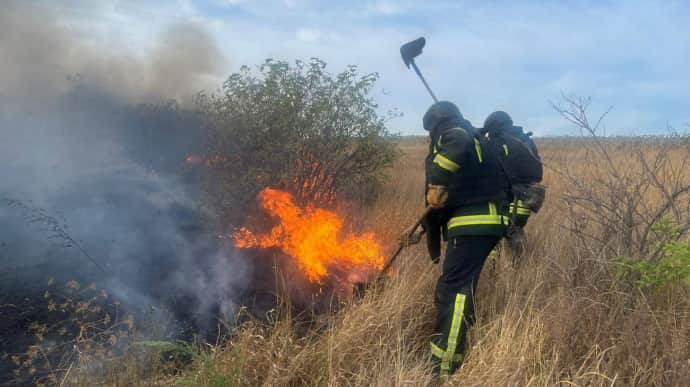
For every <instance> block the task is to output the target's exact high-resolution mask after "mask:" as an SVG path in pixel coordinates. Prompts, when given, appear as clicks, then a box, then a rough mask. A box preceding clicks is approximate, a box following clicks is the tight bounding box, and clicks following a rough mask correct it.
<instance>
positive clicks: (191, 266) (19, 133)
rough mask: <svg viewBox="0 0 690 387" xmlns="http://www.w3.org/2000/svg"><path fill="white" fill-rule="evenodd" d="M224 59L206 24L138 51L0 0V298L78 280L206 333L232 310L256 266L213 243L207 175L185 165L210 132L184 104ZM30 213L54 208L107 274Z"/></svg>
mask: <svg viewBox="0 0 690 387" xmlns="http://www.w3.org/2000/svg"><path fill="white" fill-rule="evenodd" d="M224 63H225V62H224V58H223V57H222V55H221V54H220V50H219V49H218V47H217V45H216V43H215V42H214V40H213V39H212V38H211V37H210V36H209V35H208V34H207V33H206V32H205V31H204V29H203V28H202V27H200V26H198V25H194V24H180V25H173V26H170V27H169V28H168V29H167V30H165V31H163V32H162V33H161V35H160V39H159V41H158V42H157V43H156V44H155V45H154V48H153V49H152V50H151V51H150V52H146V53H139V52H133V51H131V50H128V49H126V48H125V47H124V45H121V46H120V45H117V44H104V43H103V42H97V41H93V40H91V39H90V38H89V37H87V36H84V35H83V34H82V33H80V31H78V30H77V29H76V28H75V27H70V26H69V25H68V24H67V23H66V22H64V20H62V19H61V17H60V15H57V14H55V12H54V11H50V10H49V9H47V8H45V7H44V6H41V5H36V4H29V3H24V2H12V1H10V2H9V4H7V3H4V4H3V10H2V13H0V158H1V160H2V161H1V162H0V176H1V180H0V298H4V299H7V298H13V297H15V298H16V297H21V296H23V295H32V294H34V293H36V292H39V291H40V289H41V288H42V287H43V286H44V285H45V284H46V283H47V281H48V279H49V278H54V279H55V280H58V281H60V280H63V281H66V280H70V279H76V280H80V281H88V282H96V283H97V285H98V286H102V287H105V288H107V289H109V290H110V291H111V292H113V293H115V295H116V296H118V297H119V298H120V299H122V300H123V302H124V303H129V304H130V305H134V306H136V307H141V308H145V307H148V306H167V307H170V308H173V309H175V308H177V311H176V312H179V314H180V315H184V316H182V318H186V319H188V320H189V321H193V322H194V323H195V324H196V325H197V327H198V328H199V329H210V328H212V326H211V325H212V324H213V321H214V320H213V319H214V318H215V317H216V316H218V314H223V315H229V314H231V313H232V312H233V311H234V307H235V302H236V300H237V297H238V295H239V294H240V293H241V291H242V289H243V288H244V287H245V285H246V284H245V278H247V276H248V275H247V271H248V270H250V269H251V268H249V267H248V266H247V265H246V264H245V263H244V262H242V261H241V260H240V259H238V258H237V257H235V256H234V254H233V253H232V250H231V248H230V247H229V246H226V245H225V243H224V242H223V240H222V239H219V238H218V233H219V231H218V230H216V229H214V227H213V225H214V224H215V223H214V219H213V214H210V213H209V212H208V211H206V210H205V208H204V206H203V205H202V201H201V200H200V192H199V191H200V189H199V183H198V182H199V178H200V177H199V172H198V171H196V170H194V169H193V168H192V167H190V166H188V165H185V163H184V161H185V157H186V156H187V155H188V154H190V153H195V152H200V151H201V150H202V149H203V146H204V133H203V131H202V129H201V128H202V126H201V125H200V124H199V119H198V117H197V116H196V115H195V113H193V112H191V111H189V110H185V109H183V107H184V106H188V104H189V102H190V101H191V100H192V98H193V96H194V94H195V93H196V92H198V91H200V90H203V89H208V88H210V87H213V86H214V85H217V84H218V79H219V78H220V77H219V71H221V69H222V68H223V65H224ZM169 100H175V101H178V104H175V103H167V102H166V103H163V102H165V101H169ZM143 103H146V104H152V105H150V106H142V105H140V104H143ZM180 106H181V107H180ZM3 199H5V200H4V201H2V200H3ZM7 199H10V200H17V201H19V202H21V203H22V205H20V206H17V205H10V203H11V202H10V201H8V200H7ZM31 209H42V210H43V211H44V212H43V213H44V214H45V216H50V217H53V218H54V220H55V221H56V222H57V223H59V224H60V225H61V226H60V227H63V228H64V230H65V232H67V233H69V235H70V236H71V237H72V238H73V239H74V240H75V241H76V242H77V243H78V244H79V246H80V247H82V248H83V249H84V251H86V252H88V255H89V256H91V257H92V258H93V259H94V260H96V261H97V262H98V263H99V264H100V265H101V266H103V268H104V269H105V273H103V272H101V271H100V270H99V269H98V267H97V266H96V265H94V264H93V263H91V262H90V261H89V259H87V257H85V256H84V254H83V253H81V252H80V251H79V250H78V249H77V248H76V247H75V246H74V245H70V246H66V245H65V243H64V241H63V240H59V239H58V240H57V241H56V240H55V239H51V238H50V236H51V231H50V230H45V222H43V221H41V220H40V219H39V220H38V221H35V222H32V221H31V218H32V216H31V214H30V212H31ZM34 220H36V219H34ZM56 242H57V243H56ZM1 303H2V302H0V304H1ZM5 317H6V315H3V317H2V318H3V319H5ZM3 336H5V335H4V334H3ZM6 340H9V339H8V338H7V337H5V338H4V339H3V341H2V342H0V347H3V346H9V345H11V344H10V343H8V342H7V341H6ZM2 349H6V348H0V350H2ZM0 352H1V351H0Z"/></svg>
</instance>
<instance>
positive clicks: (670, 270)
mask: <svg viewBox="0 0 690 387" xmlns="http://www.w3.org/2000/svg"><path fill="white" fill-rule="evenodd" d="M654 231H655V232H656V233H657V234H659V235H661V236H663V240H664V242H660V243H659V244H658V248H657V251H658V254H656V256H657V258H655V259H650V260H639V259H634V258H629V257H626V258H622V259H621V263H623V267H624V268H625V269H624V276H625V278H627V279H628V280H629V281H630V282H631V283H632V284H633V285H635V286H637V287H640V288H651V289H661V288H664V287H667V286H669V285H671V284H682V283H684V284H686V285H688V286H690V242H689V241H687V240H680V239H679V237H680V235H681V233H680V231H679V230H678V227H676V226H674V225H673V224H672V223H671V222H670V221H669V220H668V219H663V220H661V221H660V222H658V224H656V225H655V226H654Z"/></svg>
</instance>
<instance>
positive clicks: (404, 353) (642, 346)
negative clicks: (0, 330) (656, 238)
mask: <svg viewBox="0 0 690 387" xmlns="http://www.w3.org/2000/svg"><path fill="white" fill-rule="evenodd" d="M650 146H653V145H650ZM564 149H565V150H566V151H565V152H571V153H572V152H578V150H577V149H578V147H577V144H569V143H565V142H564V143H558V142H556V143H549V144H548V145H546V146H545V147H544V148H543V151H542V153H543V154H544V157H545V159H546V162H547V163H548V164H550V166H551V167H552V168H550V169H547V171H546V184H547V186H548V187H549V189H550V191H549V200H548V201H547V205H546V207H545V208H544V209H543V210H542V212H541V213H540V214H538V215H537V216H536V217H534V219H532V221H531V223H530V225H529V227H528V234H529V235H530V237H531V239H532V242H533V243H532V244H531V246H530V248H529V251H528V254H527V255H526V257H525V258H524V260H523V261H521V262H520V263H519V265H518V266H513V265H512V264H511V263H510V261H511V260H510V257H509V256H507V254H506V253H505V252H504V253H502V254H500V255H499V256H496V257H494V258H493V259H492V260H490V261H489V262H487V264H486V266H485V268H484V272H483V274H482V279H481V283H480V287H479V290H478V295H477V303H478V311H477V314H478V323H477V324H476V326H475V327H474V328H473V329H472V331H471V334H470V335H471V340H470V351H469V356H468V358H467V361H466V363H465V365H464V367H463V368H462V369H461V370H460V371H459V372H458V373H457V374H456V375H454V377H453V378H452V380H451V381H450V383H449V384H450V385H490V386H503V385H558V384H561V385H601V386H603V385H606V386H610V385H670V386H673V385H683V384H685V383H687V381H688V380H690V312H688V311H689V310H690V303H689V302H688V299H689V298H688V296H690V291H689V288H688V286H685V285H683V284H669V286H666V287H664V288H663V289H656V290H650V289H641V288H639V287H635V286H631V284H630V283H628V282H626V281H625V280H624V279H623V278H622V277H621V276H620V271H619V270H617V268H619V266H618V265H617V264H616V261H615V259H608V258H612V257H599V258H591V257H590V255H589V254H588V251H587V250H583V247H582V245H581V244H580V243H578V238H577V237H576V236H575V235H573V234H572V233H570V232H567V231H566V228H565V226H566V223H565V222H566V221H567V219H566V218H564V216H563V215H564V208H563V203H562V202H561V201H559V200H558V198H559V197H561V195H562V194H563V192H564V191H565V189H566V181H565V180H563V178H562V176H560V175H559V174H558V173H554V169H553V168H559V167H562V165H560V164H559V162H561V161H562V160H566V159H569V158H566V159H563V158H562V157H563V155H564ZM567 149H570V150H567ZM404 150H405V154H406V157H405V158H404V159H403V160H401V161H400V164H399V165H400V166H402V167H401V168H398V169H396V170H395V172H394V174H395V176H394V177H393V179H392V180H393V181H394V182H395V186H391V187H390V188H389V189H388V191H387V192H386V193H384V194H383V195H382V198H381V200H379V201H378V203H377V205H376V206H375V209H374V210H373V211H371V213H370V214H371V217H370V220H371V223H372V224H373V225H374V226H375V229H376V230H377V232H379V233H380V235H386V236H387V237H393V236H394V234H395V231H398V230H401V229H402V228H404V225H406V224H407V223H409V222H410V221H411V220H412V219H413V218H414V217H415V216H416V214H417V213H418V212H419V211H421V201H422V200H421V198H422V184H421V183H422V181H423V179H422V175H421V173H422V172H421V168H420V167H419V166H420V165H421V160H422V158H423V155H424V153H425V148H424V146H423V145H410V146H407V147H405V149H404ZM616 152H617V153H616V154H617V155H619V156H623V153H618V152H626V146H625V144H621V145H620V146H618V148H617V150H616ZM630 167H634V166H630ZM400 262H401V265H400V266H399V267H398V269H399V270H398V272H397V275H396V276H394V277H393V278H391V279H390V280H389V281H388V282H387V283H386V286H385V287H384V288H383V289H376V290H374V291H372V292H370V293H368V294H367V295H366V296H365V298H364V299H363V300H361V301H358V302H351V303H349V304H347V305H346V306H344V307H343V308H342V309H341V310H340V311H338V312H337V313H336V314H335V315H334V316H333V317H332V318H330V319H329V320H327V321H325V322H324V323H323V324H325V326H324V327H321V328H320V329H314V330H313V331H310V332H309V333H307V334H306V335H297V334H296V332H297V330H296V329H295V328H294V326H292V325H291V323H290V321H291V319H290V316H289V314H288V315H285V316H283V318H281V319H279V320H278V321H277V322H276V323H275V324H273V325H270V324H269V325H261V324H258V323H256V322H254V323H251V324H248V325H245V326H243V327H242V328H241V331H240V333H239V334H238V336H237V339H236V340H233V341H231V342H230V343H229V344H226V345H222V346H220V347H218V348H216V350H215V352H213V353H212V355H210V356H209V357H205V358H204V359H202V360H200V361H199V362H198V363H196V365H195V366H194V367H193V369H192V370H190V371H189V372H188V373H186V374H185V376H184V377H183V380H184V381H186V382H188V383H189V384H193V385H271V386H273V385H282V386H297V385H375V386H390V385H410V386H412V385H414V386H425V385H437V384H438V381H437V380H436V379H435V378H434V377H433V376H432V374H431V366H430V363H429V358H428V353H427V345H428V344H427V343H428V338H429V335H430V334H431V329H432V323H433V316H434V310H433V303H432V301H433V286H434V282H435V278H436V276H437V275H438V274H439V271H440V268H439V267H437V266H432V265H431V264H430V262H429V261H428V258H427V257H426V253H425V251H424V250H423V247H422V246H415V247H414V248H412V249H410V250H408V251H406V252H405V253H404V255H403V256H402V257H401V259H400Z"/></svg>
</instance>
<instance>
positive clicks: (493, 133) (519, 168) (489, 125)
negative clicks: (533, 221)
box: [482, 111, 545, 261]
mask: <svg viewBox="0 0 690 387" xmlns="http://www.w3.org/2000/svg"><path fill="white" fill-rule="evenodd" d="M482 135H483V136H485V137H486V138H487V141H488V142H490V143H491V144H492V145H493V147H494V148H495V149H497V150H498V153H503V154H502V155H500V156H499V160H500V161H501V163H500V164H501V165H502V168H504V170H505V174H506V176H507V178H508V180H509V184H510V186H511V189H510V191H509V201H510V205H509V208H508V212H509V214H510V227H509V228H508V231H507V233H506V239H507V242H508V246H509V248H510V251H511V252H512V253H513V259H514V261H516V260H517V259H518V258H519V257H520V256H521V255H522V254H523V252H524V249H525V244H526V243H527V238H526V236H525V231H524V227H525V225H526V224H527V221H528V220H529V217H530V215H531V213H532V212H536V211H538V210H539V208H538V207H541V202H543V200H544V197H543V195H544V193H545V191H544V190H543V189H542V188H543V186H541V185H540V184H538V183H540V182H541V180H542V176H543V167H542V163H541V159H540V158H539V152H538V150H537V145H536V144H535V143H534V140H532V133H531V132H529V133H525V132H524V131H523V129H522V127H520V126H515V125H513V119H512V118H511V117H510V115H508V113H506V112H504V111H495V112H493V113H491V114H489V116H488V117H487V118H486V120H485V121H484V128H483V129H482ZM539 187H541V188H539ZM514 191H515V192H514ZM528 194H529V195H541V197H540V198H536V200H538V201H540V203H538V206H535V203H534V201H532V202H531V204H530V203H527V202H526V201H527V200H526V198H525V197H524V196H525V195H528Z"/></svg>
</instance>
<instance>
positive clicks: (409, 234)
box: [399, 229, 424, 247]
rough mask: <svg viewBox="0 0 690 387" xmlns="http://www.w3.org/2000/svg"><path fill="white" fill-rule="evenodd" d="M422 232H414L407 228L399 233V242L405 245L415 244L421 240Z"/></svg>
mask: <svg viewBox="0 0 690 387" xmlns="http://www.w3.org/2000/svg"><path fill="white" fill-rule="evenodd" d="M423 233H424V232H423V231H417V232H415V231H413V230H410V229H407V230H405V231H404V232H403V233H402V235H400V238H399V240H400V243H401V244H402V245H403V246H405V247H409V246H412V245H416V244H417V243H419V241H421V240H422V234H423Z"/></svg>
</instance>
